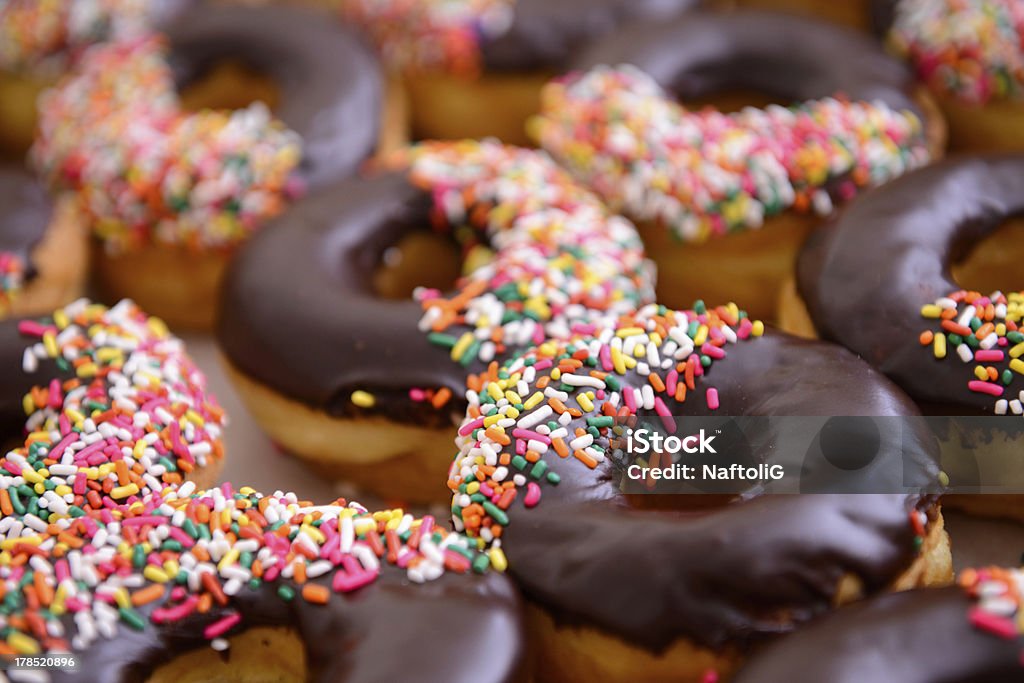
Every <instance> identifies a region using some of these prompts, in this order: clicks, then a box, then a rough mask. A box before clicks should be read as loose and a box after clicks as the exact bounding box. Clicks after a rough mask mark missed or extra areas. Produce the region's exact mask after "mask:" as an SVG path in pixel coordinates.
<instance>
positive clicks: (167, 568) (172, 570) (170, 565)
mask: <svg viewBox="0 0 1024 683" xmlns="http://www.w3.org/2000/svg"><path fill="white" fill-rule="evenodd" d="M180 569H181V567H180V566H179V565H178V563H177V562H175V561H174V560H167V561H166V562H164V573H165V574H167V576H168V578H169V577H172V576H177V575H178V571H179V570H180Z"/></svg>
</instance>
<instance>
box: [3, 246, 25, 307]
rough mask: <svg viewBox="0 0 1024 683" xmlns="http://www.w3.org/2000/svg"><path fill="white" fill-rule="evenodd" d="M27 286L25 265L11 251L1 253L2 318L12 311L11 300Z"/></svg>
mask: <svg viewBox="0 0 1024 683" xmlns="http://www.w3.org/2000/svg"><path fill="white" fill-rule="evenodd" d="M24 284H25V263H24V262H23V260H22V259H21V258H20V257H18V256H17V255H15V254H12V253H11V252H9V251H0V317H3V316H5V315H7V314H8V313H10V311H11V300H12V299H13V298H14V297H15V296H17V294H18V291H19V290H20V289H21V288H22V287H23V286H24Z"/></svg>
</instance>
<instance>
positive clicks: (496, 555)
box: [487, 548, 508, 572]
mask: <svg viewBox="0 0 1024 683" xmlns="http://www.w3.org/2000/svg"><path fill="white" fill-rule="evenodd" d="M487 556H488V557H489V558H490V559H491V566H492V567H494V569H495V570H496V571H499V572H503V571H505V570H506V569H508V560H507V559H506V558H505V553H504V552H502V550H501V548H491V550H490V552H488V553H487Z"/></svg>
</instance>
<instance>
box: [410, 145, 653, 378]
mask: <svg viewBox="0 0 1024 683" xmlns="http://www.w3.org/2000/svg"><path fill="white" fill-rule="evenodd" d="M408 156H409V159H408V160H407V161H408V163H409V164H410V175H411V178H412V181H413V182H414V183H416V184H417V185H420V186H422V187H423V188H424V189H427V190H429V191H430V192H431V193H432V195H433V200H434V212H435V220H436V222H437V223H438V224H439V225H440V226H442V227H448V228H451V227H452V226H460V225H464V224H467V223H468V224H469V225H471V226H472V227H474V228H476V229H477V230H478V231H480V232H481V233H483V236H484V237H485V238H486V240H487V242H488V243H489V244H490V246H491V247H492V248H493V249H494V251H495V257H494V259H493V261H491V262H490V263H487V264H485V265H483V266H481V267H479V268H477V269H476V270H475V271H473V272H472V273H470V274H469V275H468V276H466V277H464V278H462V279H461V280H460V281H459V283H458V284H457V289H458V291H457V292H456V293H455V295H454V296H452V297H451V298H443V297H442V295H441V293H440V292H438V291H437V290H430V289H420V290H418V291H417V292H416V297H417V299H418V300H419V301H420V302H421V303H422V304H423V308H424V315H423V318H422V319H421V321H420V329H421V330H422V331H423V332H425V333H427V334H428V335H429V338H430V340H431V341H432V342H433V343H435V344H437V345H440V346H443V347H445V348H448V349H450V350H451V357H452V360H454V361H457V362H459V363H461V364H462V365H464V366H467V367H468V366H469V365H470V364H472V363H473V362H475V361H480V362H483V363H489V362H491V361H493V360H494V359H495V358H498V357H500V356H502V355H504V354H507V353H510V352H512V351H516V350H520V349H524V348H527V347H530V346H534V345H537V344H540V343H541V342H543V341H544V340H545V339H547V338H550V337H553V338H559V339H564V338H567V337H569V336H571V335H585V334H593V333H594V332H595V331H596V330H597V329H599V328H600V327H602V326H607V325H611V324H613V323H614V321H615V319H616V318H618V317H619V316H620V315H623V314H626V313H629V312H630V311H632V310H635V309H636V307H637V306H640V305H643V304H644V303H647V302H650V301H653V300H654V288H653V272H652V269H651V266H650V264H649V263H648V262H647V261H646V260H645V259H644V251H643V243H642V242H641V240H640V237H639V235H638V234H637V232H636V230H635V228H634V227H633V225H632V224H631V223H630V222H629V221H627V220H625V219H624V218H621V217H618V216H613V215H611V214H609V213H608V211H607V209H605V208H604V206H603V205H602V204H601V203H600V201H599V200H598V199H597V198H596V197H595V196H594V195H592V194H590V193H589V192H587V191H586V190H584V189H582V188H581V187H580V186H579V185H578V184H576V183H574V182H573V180H572V178H571V177H570V176H569V175H568V174H567V173H566V172H565V171H563V170H562V169H560V168H559V167H558V166H557V165H556V164H555V163H554V162H553V161H552V160H551V159H550V158H549V157H548V156H547V155H546V154H544V153H542V152H537V151H533V150H527V149H522V148H516V147H507V146H504V145H501V144H499V143H496V142H468V141H467V142H457V143H425V144H422V145H418V146H417V147H415V148H413V149H412V150H411V151H410V152H409V154H408Z"/></svg>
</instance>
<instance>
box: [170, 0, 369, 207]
mask: <svg viewBox="0 0 1024 683" xmlns="http://www.w3.org/2000/svg"><path fill="white" fill-rule="evenodd" d="M166 30H167V33H168V36H169V38H170V41H171V46H172V49H171V57H170V61H171V66H172V68H173V69H174V73H175V78H176V80H177V81H178V83H179V86H183V85H185V84H188V83H189V82H191V81H193V80H195V79H197V78H199V77H201V76H202V75H203V74H204V72H205V71H206V70H208V69H209V68H211V67H212V66H214V65H215V64H216V63H218V62H220V61H223V60H240V61H241V62H242V63H243V64H244V65H245V66H248V67H250V68H253V69H255V70H257V71H259V72H261V73H264V74H267V75H268V76H270V77H271V78H272V79H273V80H274V82H275V83H276V84H277V86H278V88H280V91H281V102H280V106H279V107H278V108H277V110H276V111H275V114H276V115H277V116H278V117H279V118H280V119H281V120H282V121H284V123H285V124H287V125H288V126H289V127H290V128H291V129H292V130H294V131H295V132H297V133H298V134H299V135H301V136H302V140H303V159H302V163H301V165H300V167H299V170H300V172H301V174H302V176H303V178H304V179H305V181H306V182H307V183H308V185H309V186H310V187H313V188H316V187H320V186H322V185H324V184H326V183H328V182H330V181H332V180H336V179H338V178H342V177H345V176H347V175H350V174H351V173H352V172H353V171H354V170H355V169H356V168H357V167H358V165H359V164H360V163H361V162H362V161H363V160H364V159H366V158H367V157H368V156H369V155H370V154H371V153H372V152H373V149H374V145H375V144H376V141H377V131H378V127H379V125H380V118H381V108H382V106H383V105H382V98H383V85H382V77H381V73H380V66H379V64H378V63H377V61H376V59H375V58H374V56H373V54H372V52H371V51H370V50H369V49H368V48H367V47H366V46H365V45H364V44H363V42H362V41H361V39H360V38H359V36H357V35H356V34H355V33H354V32H353V31H352V30H350V29H348V28H346V27H345V26H342V25H340V24H339V22H337V21H334V20H332V19H331V18H330V17H327V16H324V15H322V14H320V13H316V12H314V11H313V10H308V9H303V8H299V7H288V6H281V5H265V6H260V7H241V6H237V5H236V6H232V5H229V4H222V3H197V4H196V6H195V8H194V9H192V10H191V11H189V12H185V13H182V14H180V15H179V16H178V17H177V18H176V20H175V21H173V22H171V23H170V25H169V26H168V27H167V29H166Z"/></svg>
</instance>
